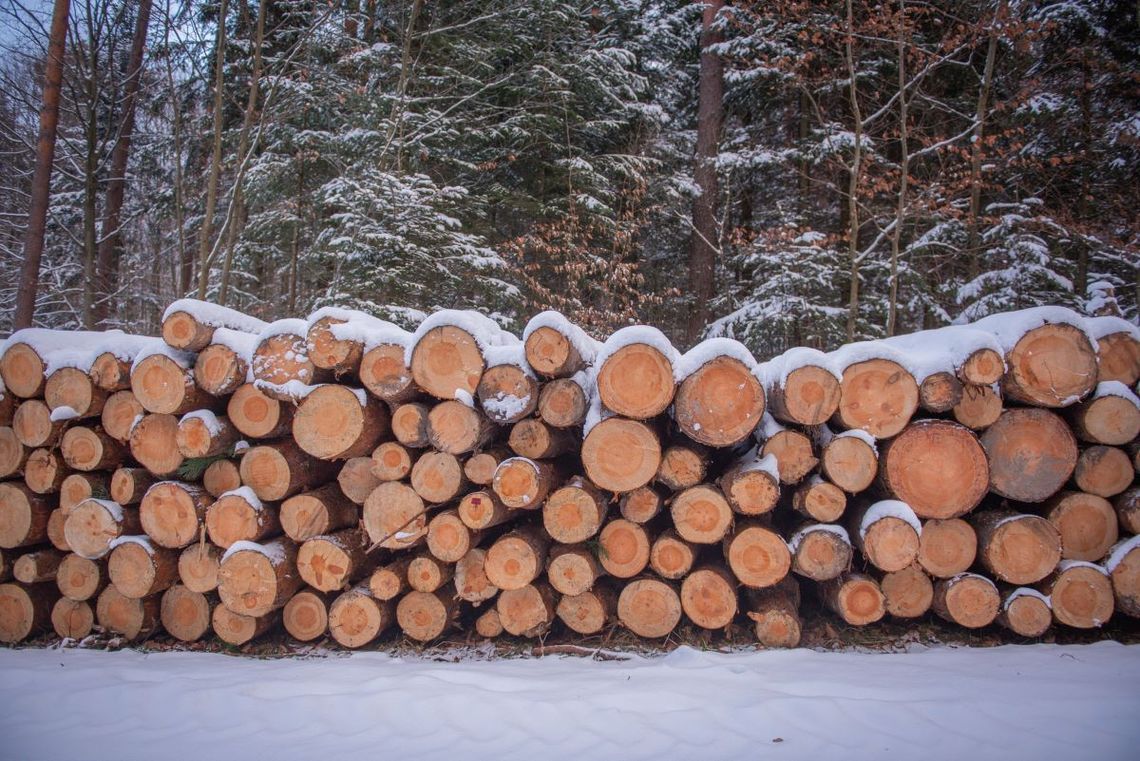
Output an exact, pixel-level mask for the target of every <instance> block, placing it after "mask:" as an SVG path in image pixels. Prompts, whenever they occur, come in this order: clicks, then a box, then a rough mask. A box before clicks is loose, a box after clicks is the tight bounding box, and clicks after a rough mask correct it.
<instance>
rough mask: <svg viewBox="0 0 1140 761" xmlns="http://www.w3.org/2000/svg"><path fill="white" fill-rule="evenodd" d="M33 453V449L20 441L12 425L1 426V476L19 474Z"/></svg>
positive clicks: (6, 476)
mask: <svg viewBox="0 0 1140 761" xmlns="http://www.w3.org/2000/svg"><path fill="white" fill-rule="evenodd" d="M31 453H32V450H30V449H28V448H27V447H25V446H24V445H23V443H21V442H20V439H19V438H17V436H16V432H15V431H13V430H12V427H11V426H7V425H5V426H0V478H8V477H9V476H15V475H18V474H19V473H20V472H21V471H22V470H23V469H24V463H26V462H27V461H28V455H30V454H31Z"/></svg>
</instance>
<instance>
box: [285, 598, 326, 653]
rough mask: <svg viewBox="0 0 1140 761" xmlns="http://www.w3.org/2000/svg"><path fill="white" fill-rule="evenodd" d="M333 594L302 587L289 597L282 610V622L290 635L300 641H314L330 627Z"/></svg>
mask: <svg viewBox="0 0 1140 761" xmlns="http://www.w3.org/2000/svg"><path fill="white" fill-rule="evenodd" d="M332 601H333V596H332V594H330V593H323V592H317V591H316V590H314V589H302V590H301V591H300V592H298V593H297V594H295V595H293V596H292V597H290V598H289V602H287V603H285V607H284V608H283V609H282V610H281V623H282V624H284V626H285V631H287V632H288V633H289V636H290V637H292V638H293V639H295V640H298V641H299V642H312V641H313V640H315V639H317V638H318V637H323V636H324V634H325V632H327V631H328V629H329V606H330V605H331V604H332Z"/></svg>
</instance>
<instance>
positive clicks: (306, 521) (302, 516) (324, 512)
mask: <svg viewBox="0 0 1140 761" xmlns="http://www.w3.org/2000/svg"><path fill="white" fill-rule="evenodd" d="M365 499H367V495H365ZM361 501H363V500H361ZM278 517H279V519H280V521H281V530H282V531H284V532H285V535H286V536H288V537H289V538H290V539H292V540H293V541H295V542H303V541H305V540H306V539H311V538H313V537H314V536H320V535H321V534H328V533H331V532H333V531H336V530H337V529H342V528H349V527H351V526H355V525H356V524H357V523H358V522H359V520H360V509H359V508H358V507H357V506H356V505H355V504H353V503H352V502H351V501H350V500H349V499H348V498H347V497H346V496H345V495H344V494H343V493H342V492H341V489H340V487H339V486H338V485H337V484H325V485H324V486H321V487H320V488H317V489H314V490H313V491H307V492H302V493H300V494H296V495H294V496H292V497H290V498H289V499H287V500H285V501H284V502H282V503H281V510H280V513H279V515H278Z"/></svg>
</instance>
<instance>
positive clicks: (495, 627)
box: [475, 608, 503, 639]
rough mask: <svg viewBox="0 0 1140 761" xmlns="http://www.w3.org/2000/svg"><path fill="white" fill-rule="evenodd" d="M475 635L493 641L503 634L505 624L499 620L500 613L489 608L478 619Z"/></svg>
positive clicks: (476, 620)
mask: <svg viewBox="0 0 1140 761" xmlns="http://www.w3.org/2000/svg"><path fill="white" fill-rule="evenodd" d="M475 633H476V634H478V635H479V636H480V637H486V638H487V639H493V638H495V637H498V636H499V635H500V634H502V633H503V622H502V621H500V620H499V611H497V610H495V609H494V608H489V609H488V610H487V611H486V612H485V613H483V615H481V616H479V617H478V618H476V619H475Z"/></svg>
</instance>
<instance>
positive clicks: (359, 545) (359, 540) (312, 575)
mask: <svg viewBox="0 0 1140 761" xmlns="http://www.w3.org/2000/svg"><path fill="white" fill-rule="evenodd" d="M368 545H369V540H368V535H367V534H365V533H364V531H362V530H361V529H358V528H348V529H344V530H342V531H337V532H336V533H333V534H325V535H322V536H314V537H312V538H311V539H306V540H305V543H304V544H302V545H301V548H300V549H299V550H298V551H297V572H298V573H299V574H301V578H302V579H303V580H304V581H305V583H306V584H308V585H309V586H311V587H312V588H313V589H316V590H319V591H321V592H333V591H336V590H338V589H344V588H345V586H346V585H348V584H351V583H352V582H355V581H357V580H359V579H362V578H364V577H365V576H366V575H368V574H369V573H370V572H371V571H372V568H373V566H374V565H375V563H373V562H372V561H371V559H370V558H369V557H368V554H367V552H368Z"/></svg>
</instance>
